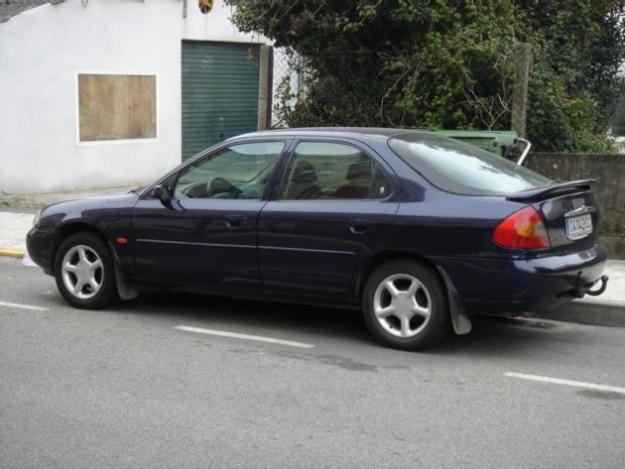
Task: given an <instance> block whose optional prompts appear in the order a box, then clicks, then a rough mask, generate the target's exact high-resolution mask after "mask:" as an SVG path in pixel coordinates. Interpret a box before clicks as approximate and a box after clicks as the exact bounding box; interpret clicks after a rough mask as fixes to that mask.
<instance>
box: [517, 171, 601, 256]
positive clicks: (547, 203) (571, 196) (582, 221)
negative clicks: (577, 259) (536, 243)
mask: <svg viewBox="0 0 625 469" xmlns="http://www.w3.org/2000/svg"><path fill="white" fill-rule="evenodd" d="M594 183H595V180H594V179H583V180H578V181H568V182H557V183H554V184H550V185H548V186H544V187H539V188H534V189H528V190H525V191H520V192H517V193H514V194H511V195H509V196H507V197H506V198H507V199H508V200H513V201H517V202H525V203H528V204H529V205H532V206H533V207H534V208H535V209H536V210H537V211H538V212H539V213H540V214H541V215H542V217H543V219H544V221H545V227H546V229H547V232H548V234H549V238H550V240H551V247H552V249H557V248H563V247H566V246H575V245H578V244H584V243H587V242H588V241H589V240H590V241H594V240H596V238H597V231H598V227H599V210H598V207H597V201H596V199H595V196H594V194H593V191H592V186H593V184H594Z"/></svg>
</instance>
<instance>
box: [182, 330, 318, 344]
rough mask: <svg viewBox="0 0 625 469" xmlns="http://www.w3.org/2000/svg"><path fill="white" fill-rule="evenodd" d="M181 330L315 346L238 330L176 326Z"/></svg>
mask: <svg viewBox="0 0 625 469" xmlns="http://www.w3.org/2000/svg"><path fill="white" fill-rule="evenodd" d="M174 329H177V330H179V331H187V332H197V333H200V334H208V335H217V336H220V337H230V338H232V339H243V340H255V341H257V342H267V343H270V344H279V345H288V346H289V347H299V348H313V347H314V345H312V344H305V343H303V342H293V341H292V340H282V339H274V338H272V337H262V336H259V335H249V334H239V333H238V332H227V331H217V330H214V329H204V328H201V327H190V326H176V327H174Z"/></svg>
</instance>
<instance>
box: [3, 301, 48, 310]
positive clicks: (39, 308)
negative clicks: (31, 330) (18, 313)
mask: <svg viewBox="0 0 625 469" xmlns="http://www.w3.org/2000/svg"><path fill="white" fill-rule="evenodd" d="M0 306H5V307H7V308H19V309H30V310H32V311H48V308H44V307H43V306H34V305H24V304H22V303H9V302H7V301H0Z"/></svg>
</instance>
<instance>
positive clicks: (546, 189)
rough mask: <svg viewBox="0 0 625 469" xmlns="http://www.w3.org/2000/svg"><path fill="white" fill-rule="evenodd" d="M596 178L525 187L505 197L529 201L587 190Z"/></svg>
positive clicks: (518, 200)
mask: <svg viewBox="0 0 625 469" xmlns="http://www.w3.org/2000/svg"><path fill="white" fill-rule="evenodd" d="M595 182H597V180H596V179H579V180H577V181H566V182H556V183H554V184H550V185H548V186H543V187H537V188H535V189H526V190H524V191H519V192H515V193H514V194H510V195H508V196H507V197H506V199H508V200H514V201H517V202H529V201H532V200H542V199H546V198H549V197H554V196H556V195H564V194H570V193H571V192H580V191H588V190H590V189H592V186H593V184H594V183H595Z"/></svg>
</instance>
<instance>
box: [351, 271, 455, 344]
mask: <svg viewBox="0 0 625 469" xmlns="http://www.w3.org/2000/svg"><path fill="white" fill-rule="evenodd" d="M363 314H364V318H365V322H366V323H367V326H368V327H369V330H370V331H371V332H372V333H373V335H374V336H375V337H377V338H378V340H380V342H382V343H383V344H384V345H387V346H389V347H393V348H397V349H402V350H419V349H425V348H428V347H432V346H434V345H436V344H438V343H439V342H440V340H441V339H442V338H443V337H444V336H445V335H446V334H447V333H448V332H449V330H450V318H449V306H448V303H447V297H446V294H445V287H444V285H443V283H442V282H441V280H440V278H439V277H438V276H437V275H436V273H435V272H434V271H433V270H432V269H430V268H429V267H427V266H425V265H422V264H420V263H417V262H413V261H408V260H397V261H392V262H389V263H387V264H384V265H382V266H380V267H379V268H378V269H376V270H375V271H374V272H373V273H372V274H371V275H370V277H369V279H368V280H367V283H366V286H365V290H364V297H363Z"/></svg>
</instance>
